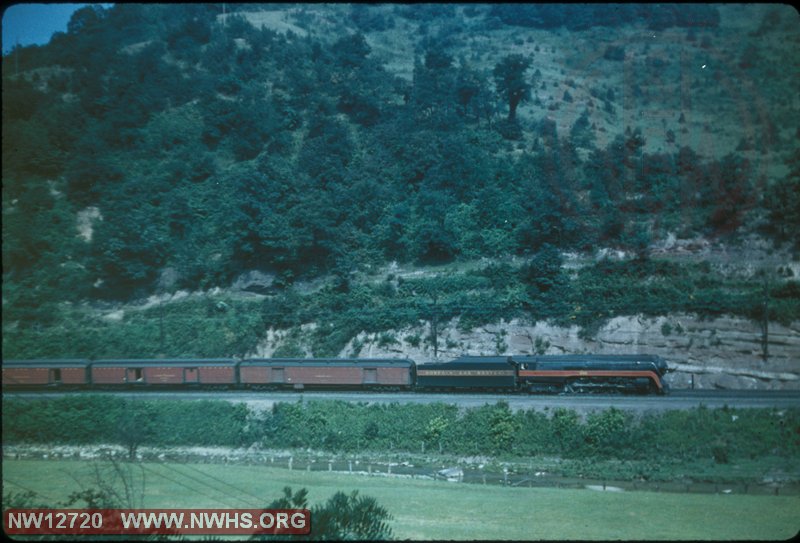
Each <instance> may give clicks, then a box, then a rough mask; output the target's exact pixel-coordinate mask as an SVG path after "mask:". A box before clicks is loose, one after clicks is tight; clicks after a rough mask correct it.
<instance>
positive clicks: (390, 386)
mask: <svg viewBox="0 0 800 543" xmlns="http://www.w3.org/2000/svg"><path fill="white" fill-rule="evenodd" d="M668 371H670V368H669V366H668V364H667V362H666V361H665V360H664V359H663V358H662V357H660V356H655V355H523V356H519V355H512V356H461V357H459V358H456V359H454V360H451V361H447V362H441V363H426V364H416V363H415V362H414V361H413V360H409V359H401V358H244V359H236V358H169V359H101V360H89V359H68V360H54V359H50V360H4V361H3V380H2V385H3V389H4V390H22V389H41V388H58V389H83V390H87V389H88V390H115V389H124V388H128V389H131V388H173V389H191V388H213V389H222V388H228V389H252V390H281V389H288V390H296V391H297V390H314V389H347V390H384V391H418V392H433V391H436V392H458V391H465V392H466V391H470V392H492V393H530V394H536V393H551V394H553V393H555V394H563V393H589V392H620V393H634V394H666V393H668V391H669V387H668V385H667V383H666V382H665V381H664V376H665V374H666V373H667V372H668Z"/></svg>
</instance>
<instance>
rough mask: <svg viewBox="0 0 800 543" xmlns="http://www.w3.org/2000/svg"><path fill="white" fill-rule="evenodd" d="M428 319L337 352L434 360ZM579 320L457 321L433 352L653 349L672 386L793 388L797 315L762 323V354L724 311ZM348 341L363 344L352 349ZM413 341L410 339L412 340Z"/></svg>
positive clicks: (798, 378)
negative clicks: (584, 330)
mask: <svg viewBox="0 0 800 543" xmlns="http://www.w3.org/2000/svg"><path fill="white" fill-rule="evenodd" d="M430 332H431V331H430V328H429V326H428V325H427V324H424V325H421V326H419V327H416V328H409V329H403V330H399V331H394V332H392V334H393V335H394V338H395V339H396V343H394V344H392V345H389V346H386V340H385V336H386V334H383V336H384V337H383V341H382V343H383V345H384V346H379V345H378V336H379V335H378V334H365V333H362V334H359V335H358V336H357V337H356V338H355V339H354V341H351V342H350V344H348V345H347V347H345V349H343V350H342V352H341V353H340V356H354V355H357V356H359V357H361V358H366V357H387V356H391V357H397V356H403V357H408V358H411V359H413V360H415V361H416V362H418V363H423V362H430V361H433V360H436V359H437V358H436V357H434V350H433V346H432V342H431V340H430V336H431V334H430ZM578 332H579V328H578V327H577V326H572V327H569V328H565V327H558V326H551V325H548V324H546V323H543V322H537V323H536V324H535V325H526V324H522V323H520V322H518V321H515V320H514V321H511V322H508V323H500V324H493V325H490V326H484V327H480V328H476V329H473V330H470V331H469V332H466V333H465V332H463V331H459V330H458V328H457V323H456V322H451V323H449V324H448V325H443V326H441V327H440V330H439V331H438V346H439V348H438V359H439V360H449V359H452V358H455V357H457V356H461V355H465V354H469V355H495V354H568V353H595V354H635V353H648V354H656V355H660V356H663V357H664V358H666V359H667V360H668V362H669V364H670V366H671V367H674V368H675V371H674V372H673V373H670V374H668V376H667V379H668V382H669V383H670V384H671V385H672V386H674V387H677V388H689V387H691V386H692V382H693V383H694V387H695V388H737V389H794V390H800V322H797V323H792V325H791V326H789V327H785V326H781V325H779V324H776V323H771V324H770V326H769V356H768V359H767V361H764V359H763V352H762V345H761V340H762V332H761V328H760V326H759V325H758V324H757V323H754V322H752V321H749V320H746V319H740V318H732V317H723V318H718V319H715V320H711V321H704V320H700V319H698V318H696V317H694V316H692V315H673V316H669V317H656V318H647V317H617V318H614V319H612V320H611V321H609V322H608V323H607V324H606V325H605V326H603V327H602V328H600V330H599V331H598V332H597V334H596V335H595V337H594V338H590V339H585V338H581V337H580V336H579V334H578ZM354 343H356V344H359V345H362V346H361V348H360V349H359V351H358V353H355V352H354V350H353V345H354ZM415 343H416V344H417V346H414V344H415Z"/></svg>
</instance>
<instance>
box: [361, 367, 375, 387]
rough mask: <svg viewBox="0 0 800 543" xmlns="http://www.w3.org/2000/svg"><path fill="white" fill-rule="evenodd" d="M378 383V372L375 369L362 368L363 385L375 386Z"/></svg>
mask: <svg viewBox="0 0 800 543" xmlns="http://www.w3.org/2000/svg"><path fill="white" fill-rule="evenodd" d="M377 383H378V370H377V369H376V368H364V384H365V385H375V384H377Z"/></svg>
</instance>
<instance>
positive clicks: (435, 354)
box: [431, 292, 439, 358]
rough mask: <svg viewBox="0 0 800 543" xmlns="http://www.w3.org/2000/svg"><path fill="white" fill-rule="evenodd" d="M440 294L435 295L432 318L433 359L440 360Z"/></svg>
mask: <svg viewBox="0 0 800 543" xmlns="http://www.w3.org/2000/svg"><path fill="white" fill-rule="evenodd" d="M438 297H439V295H438V293H436V292H434V293H433V316H432V318H431V335H432V336H433V357H434V358H439V334H438V330H437V328H438V324H439V323H438V322H437V321H438V314H437V313H438V312H437V307H436V302H437V300H438Z"/></svg>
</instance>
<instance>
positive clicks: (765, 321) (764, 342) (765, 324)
mask: <svg viewBox="0 0 800 543" xmlns="http://www.w3.org/2000/svg"><path fill="white" fill-rule="evenodd" d="M762 272H763V274H764V298H763V302H762V304H763V305H762V308H761V313H762V319H761V353H762V356H763V358H764V362H766V361H767V360H768V359H769V275H768V274H767V270H766V269H764V270H762Z"/></svg>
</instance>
